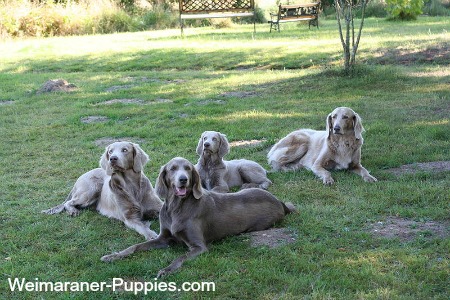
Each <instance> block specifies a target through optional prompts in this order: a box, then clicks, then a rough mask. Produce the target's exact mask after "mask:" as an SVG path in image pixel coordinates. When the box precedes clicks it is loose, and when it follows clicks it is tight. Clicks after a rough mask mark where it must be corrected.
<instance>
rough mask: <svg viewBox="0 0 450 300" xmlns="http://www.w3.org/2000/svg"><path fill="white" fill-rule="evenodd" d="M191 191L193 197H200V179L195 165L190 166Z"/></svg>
mask: <svg viewBox="0 0 450 300" xmlns="http://www.w3.org/2000/svg"><path fill="white" fill-rule="evenodd" d="M192 193H193V194H194V198H195V199H200V198H201V197H202V196H203V187H202V179H201V178H200V174H199V173H198V171H197V169H196V168H195V167H193V168H192Z"/></svg>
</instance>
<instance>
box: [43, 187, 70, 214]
mask: <svg viewBox="0 0 450 300" xmlns="http://www.w3.org/2000/svg"><path fill="white" fill-rule="evenodd" d="M72 193H73V189H72V190H71V191H70V193H69V195H68V196H67V197H66V200H64V202H63V203H61V204H59V205H56V206H55V207H52V208H49V209H44V210H41V213H43V214H47V215H54V214H59V213H61V212H63V211H64V210H66V208H65V206H64V205H65V204H66V202H67V201H69V200H70V199H72Z"/></svg>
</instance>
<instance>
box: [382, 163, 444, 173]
mask: <svg viewBox="0 0 450 300" xmlns="http://www.w3.org/2000/svg"><path fill="white" fill-rule="evenodd" d="M387 171H388V172H389V173H392V174H394V175H395V176H401V175H404V174H415V173H417V172H445V171H450V161H433V162H427V163H415V164H409V165H403V166H401V167H399V168H392V169H388V170H387Z"/></svg>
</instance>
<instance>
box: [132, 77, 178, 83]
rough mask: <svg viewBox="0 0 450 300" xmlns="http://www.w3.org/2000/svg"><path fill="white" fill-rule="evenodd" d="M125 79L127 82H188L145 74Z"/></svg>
mask: <svg viewBox="0 0 450 300" xmlns="http://www.w3.org/2000/svg"><path fill="white" fill-rule="evenodd" d="M123 81H125V82H130V81H132V82H156V83H166V84H168V83H183V82H186V80H184V79H172V80H168V79H159V78H148V77H145V76H141V77H138V76H127V77H124V78H123Z"/></svg>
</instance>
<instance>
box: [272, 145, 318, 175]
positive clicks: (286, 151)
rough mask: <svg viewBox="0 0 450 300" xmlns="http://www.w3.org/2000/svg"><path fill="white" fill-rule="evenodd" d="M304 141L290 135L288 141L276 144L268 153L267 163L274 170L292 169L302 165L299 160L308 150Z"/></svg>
mask: <svg viewBox="0 0 450 300" xmlns="http://www.w3.org/2000/svg"><path fill="white" fill-rule="evenodd" d="M308 148H309V145H308V142H306V141H300V140H298V141H297V140H296V138H295V137H291V141H289V143H283V144H281V145H278V144H276V145H275V146H274V148H272V150H270V152H269V154H268V163H269V165H270V166H271V167H272V169H273V170H274V171H292V170H297V169H299V168H301V167H302V165H301V164H300V160H301V159H302V157H303V156H304V155H305V154H306V152H307V151H308Z"/></svg>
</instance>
